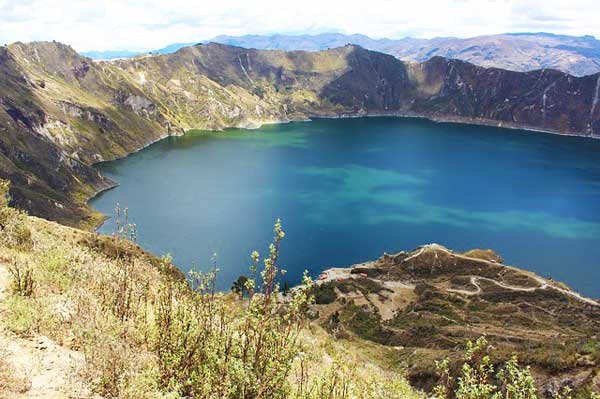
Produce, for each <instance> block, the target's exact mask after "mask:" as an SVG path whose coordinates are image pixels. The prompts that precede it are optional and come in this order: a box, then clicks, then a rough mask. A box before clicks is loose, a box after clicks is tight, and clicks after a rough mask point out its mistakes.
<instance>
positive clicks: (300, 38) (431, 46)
mask: <svg viewBox="0 0 600 399" xmlns="http://www.w3.org/2000/svg"><path fill="white" fill-rule="evenodd" d="M209 42H217V43H221V44H228V45H234V46H240V47H244V48H256V49H263V50H274V49H279V50H286V51H290V50H308V51H320V50H326V49H328V48H334V47H340V46H343V45H345V44H347V43H351V44H356V45H359V46H361V47H364V48H366V49H369V50H374V51H379V52H384V53H388V54H391V55H394V56H395V57H397V58H399V59H401V60H404V61H419V62H422V61H426V60H428V59H429V58H431V57H432V56H434V55H440V56H444V57H446V58H457V59H462V60H464V61H469V62H471V63H473V64H476V65H480V66H485V67H498V68H503V69H510V70H515V71H521V72H524V71H530V70H535V69H547V68H554V69H558V70H562V71H564V72H567V73H570V74H572V75H575V76H585V75H590V74H594V73H597V72H600V41H599V40H597V39H596V38H595V37H594V36H591V35H584V36H568V35H560V34H553V33H546V32H520V33H501V34H496V35H483V36H474V37H467V38H458V37H452V36H449V37H434V38H431V39H417V38H412V37H405V38H401V39H388V38H381V39H373V38H371V37H369V36H366V35H362V34H349V35H346V34H342V33H321V34H317V35H307V34H305V35H286V34H273V35H243V36H227V35H220V36H216V37H214V38H212V39H209V40H207V41H204V43H209ZM190 45H193V43H174V44H171V45H168V46H167V47H164V48H162V49H158V50H152V51H150V52H110V51H109V52H84V53H82V54H83V55H86V56H90V57H92V58H95V59H111V58H124V57H131V56H137V55H143V54H147V53H159V54H165V53H169V52H174V51H176V50H178V49H179V48H182V47H185V46H190ZM111 53H113V54H112V56H111Z"/></svg>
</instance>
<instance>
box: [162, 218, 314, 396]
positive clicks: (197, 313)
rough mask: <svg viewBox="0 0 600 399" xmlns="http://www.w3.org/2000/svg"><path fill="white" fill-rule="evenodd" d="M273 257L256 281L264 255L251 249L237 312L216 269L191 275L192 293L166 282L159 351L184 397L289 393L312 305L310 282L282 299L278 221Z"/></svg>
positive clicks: (167, 376)
mask: <svg viewBox="0 0 600 399" xmlns="http://www.w3.org/2000/svg"><path fill="white" fill-rule="evenodd" d="M274 232H275V238H274V242H273V243H272V244H271V246H270V250H269V255H268V256H267V257H265V259H264V260H263V264H264V266H263V269H262V271H261V272H260V278H257V276H256V273H257V266H258V262H259V255H258V253H256V252H253V254H252V262H253V263H252V266H251V271H252V273H253V274H254V278H249V279H248V280H247V281H246V282H245V289H246V290H247V292H248V293H249V297H248V300H247V301H246V303H245V305H244V306H243V309H239V311H238V312H236V313H234V312H232V311H231V305H228V304H227V302H226V301H225V300H224V299H223V295H221V294H217V293H216V292H215V278H216V273H217V270H213V271H211V272H209V273H206V274H203V273H196V272H192V273H191V277H192V288H193V289H192V290H191V291H190V290H189V289H188V286H187V284H186V283H184V282H179V283H178V282H171V283H169V284H167V285H164V286H163V287H161V290H160V294H159V297H158V304H157V314H156V321H155V325H154V336H153V341H152V346H153V349H154V351H155V353H156V356H157V358H158V368H159V372H160V379H161V384H162V385H163V386H164V387H165V388H167V390H169V391H174V392H177V393H178V394H180V395H183V396H191V397H215V398H286V397H288V396H289V393H290V384H289V381H288V376H289V373H290V370H291V368H292V363H293V361H294V359H295V358H296V356H297V354H298V351H299V346H298V334H299V332H300V330H301V328H302V327H303V326H304V324H305V322H306V318H305V310H306V308H307V306H308V305H309V304H310V303H311V298H310V296H309V295H308V292H309V291H310V289H311V281H310V279H308V278H306V277H305V280H304V283H305V284H304V286H303V287H302V288H300V289H298V290H296V291H294V293H293V294H292V296H291V298H290V299H289V301H287V302H282V301H280V299H281V298H280V294H279V283H278V282H277V278H278V276H280V275H281V274H282V272H283V271H282V270H280V269H279V266H278V258H279V243H280V241H281V239H283V237H284V233H283V230H282V229H281V224H280V223H279V221H278V222H277V223H276V225H275V229H274Z"/></svg>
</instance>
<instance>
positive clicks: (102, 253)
mask: <svg viewBox="0 0 600 399" xmlns="http://www.w3.org/2000/svg"><path fill="white" fill-rule="evenodd" d="M11 217H15V218H18V219H19V221H18V223H19V224H20V225H21V226H23V227H24V228H25V229H26V230H29V231H30V234H31V240H29V239H26V240H23V241H22V242H21V243H20V244H17V243H16V241H14V240H13V239H12V238H11V237H13V238H14V232H12V230H10V229H5V230H2V231H0V238H1V239H0V253H1V254H2V255H1V257H0V271H1V272H2V274H3V275H4V276H7V275H8V274H7V273H6V272H7V268H10V267H14V266H15V265H18V266H19V267H20V268H21V270H25V269H30V270H31V271H32V275H33V281H34V289H33V294H32V295H31V296H21V295H19V294H18V293H17V292H15V291H13V290H12V289H11V288H10V287H6V284H7V281H0V285H4V287H0V288H3V289H0V291H5V296H4V298H0V314H1V315H2V317H0V320H1V323H0V338H2V337H3V336H4V337H8V338H7V339H8V342H9V343H10V342H12V343H19V345H20V346H19V345H16V344H11V345H10V347H9V348H7V350H8V351H9V352H10V351H12V352H10V353H9V355H8V356H7V357H6V359H9V360H8V363H6V362H5V363H4V364H0V373H2V371H3V370H4V372H5V376H6V375H10V376H11V379H7V380H5V383H3V384H0V396H2V395H3V394H4V395H9V394H10V392H13V393H15V392H17V391H19V390H21V391H25V393H24V396H25V397H28V396H27V395H33V394H34V393H35V394H37V393H39V392H38V391H36V390H35V389H33V388H32V390H31V391H30V393H28V392H27V387H28V386H29V385H30V383H31V381H29V382H28V381H27V378H28V377H27V373H26V372H25V370H23V369H22V368H21V369H20V368H19V362H14V361H12V360H11V359H15V358H16V357H18V355H20V356H21V357H23V356H25V357H27V356H30V357H35V356H38V355H36V353H38V354H43V353H48V352H52V353H55V352H57V351H66V352H67V353H68V352H69V351H74V352H73V356H75V357H77V356H80V355H83V358H84V359H85V361H84V363H83V364H82V365H81V364H79V365H78V369H79V374H72V375H71V373H72V371H69V372H67V371H66V368H60V367H62V366H61V365H60V364H53V365H51V366H48V367H50V368H49V369H48V370H50V371H47V373H55V374H57V375H58V376H59V377H60V382H62V383H57V384H51V385H49V387H50V388H48V390H46V391H43V394H48V392H50V391H52V390H56V392H60V393H61V395H64V396H60V395H59V396H57V397H67V396H68V395H71V394H79V395H81V392H86V391H87V392H89V391H90V390H91V391H95V392H98V393H101V394H103V395H109V396H110V395H117V396H120V397H132V398H138V397H160V396H161V395H164V394H166V393H167V391H168V390H167V389H166V388H165V387H163V386H161V385H160V383H159V382H158V376H157V373H158V371H157V370H158V365H157V357H156V353H155V352H154V350H153V349H152V347H151V344H150V343H149V342H150V341H151V340H150V338H148V337H151V336H152V334H153V333H154V332H153V330H152V328H151V327H150V324H151V323H149V322H148V320H151V319H153V318H154V317H155V314H156V313H155V312H156V311H157V308H156V306H158V305H156V303H157V302H158V296H159V295H160V292H161V287H164V286H165V285H166V284H168V282H169V281H174V280H179V279H181V278H182V276H181V274H180V273H179V272H178V271H177V270H176V269H174V268H173V267H172V266H170V265H169V264H168V263H165V262H164V261H161V260H159V259H157V258H155V257H154V256H152V255H150V254H148V253H145V252H144V251H142V250H141V249H140V248H139V247H138V246H137V245H136V244H133V243H131V242H129V241H126V240H115V239H114V238H111V237H105V236H98V235H95V234H93V233H89V232H86V231H82V230H78V229H74V228H70V227H66V226H63V225H59V224H56V223H53V222H48V221H46V220H43V219H39V218H35V217H26V216H19V215H18V214H12V216H11ZM124 258H127V259H128V261H127V263H126V265H124V263H123V262H122V261H121V260H122V259H124ZM120 259H121V260H120ZM123 273H126V275H127V278H126V279H125V280H124V279H123V276H124V274H123ZM125 283H126V285H127V287H128V288H127V297H128V298H129V301H130V302H129V303H130V305H129V306H130V307H131V312H132V313H131V316H130V317H126V318H124V319H123V318H121V317H118V316H117V314H116V313H115V311H114V310H115V308H114V306H115V304H117V303H118V301H117V299H116V298H120V297H121V296H122V294H123V284H125ZM115 301H117V302H115ZM217 301H219V302H221V303H222V304H223V305H224V306H225V308H226V309H227V311H228V312H231V313H232V314H236V313H240V312H241V309H242V307H243V304H244V302H241V301H239V300H238V299H236V297H234V296H233V295H229V294H219V295H218V298H217ZM3 331H4V332H3ZM41 336H46V337H49V338H50V341H49V342H50V343H49V344H48V345H49V346H50V348H51V351H50V349H49V350H48V351H47V352H39V350H36V349H31V350H30V351H29V352H27V351H25V350H22V349H19V348H23V347H26V348H27V347H33V348H37V347H35V344H34V343H35V342H37V341H39V339H40V338H39V337H41ZM11 337H12V338H11ZM0 342H4V341H2V340H1V339H0ZM27 342H30V343H31V344H27ZM57 345H58V346H57ZM300 345H301V347H302V348H303V349H302V350H303V354H302V355H301V357H299V358H298V359H297V360H296V361H295V362H294V366H293V370H292V373H291V374H290V376H289V380H290V381H291V383H292V387H294V388H293V389H294V390H297V389H298V388H297V387H298V386H297V383H298V381H299V378H300V375H301V374H302V370H304V372H305V373H308V376H309V380H310V381H311V384H313V385H314V387H315V389H317V390H319V389H325V385H323V384H324V383H329V381H330V380H331V379H332V378H334V379H335V378H339V379H340V380H339V381H345V383H346V384H350V385H352V386H353V387H354V388H352V389H355V390H362V391H364V392H366V390H370V389H379V390H381V392H388V393H389V394H390V395H392V392H395V393H394V395H397V396H389V397H398V398H415V399H416V398H419V397H420V395H419V394H417V393H416V392H413V391H412V390H411V389H410V388H408V385H407V384H406V382H405V380H404V379H403V378H402V370H399V369H397V368H395V367H390V364H387V363H385V362H384V361H381V359H386V358H387V356H383V354H384V353H385V352H387V351H389V350H390V349H388V348H383V347H379V346H377V345H373V344H370V343H366V344H363V343H358V342H352V341H335V340H332V339H331V337H330V336H329V335H328V334H327V333H325V332H324V331H323V330H322V329H321V328H320V327H318V326H317V325H311V326H310V327H309V328H308V329H306V330H304V331H303V332H302V334H301V336H300ZM15 348H17V349H15ZM15 351H18V352H19V353H17V354H15V353H14V352H15ZM301 359H302V360H301ZM11 361H12V363H11ZM30 361H31V362H32V363H30V364H34V360H33V359H31V360H30ZM20 364H21V365H22V364H23V362H21V363H20ZM25 364H27V361H25ZM15 370H16V371H15ZM47 373H46V374H47ZM69 376H70V377H71V378H72V379H74V380H69V378H68V377H69ZM327 376H329V377H327ZM0 377H1V375H0ZM29 377H30V378H38V377H39V375H38V374H36V373H33V374H31V373H30V374H29ZM57 378H58V377H57ZM305 383H306V379H305ZM34 385H35V384H34ZM24 387H25V388H24ZM78 389H79V390H78ZM52 392H54V391H52ZM357 392H358V391H357ZM169 397H176V396H169ZM302 397H312V396H310V395H308V396H302ZM340 397H344V396H340Z"/></svg>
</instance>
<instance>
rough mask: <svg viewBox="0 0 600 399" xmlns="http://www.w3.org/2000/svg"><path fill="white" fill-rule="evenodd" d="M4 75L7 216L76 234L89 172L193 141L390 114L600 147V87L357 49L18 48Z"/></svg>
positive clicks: (548, 73) (0, 98) (100, 181)
mask: <svg viewBox="0 0 600 399" xmlns="http://www.w3.org/2000/svg"><path fill="white" fill-rule="evenodd" d="M0 69H1V70H2V74H1V75H0V104H1V106H0V130H1V131H2V135H1V137H0V165H1V169H0V177H4V178H8V179H10V180H11V181H12V182H13V185H12V190H11V196H12V198H13V204H14V205H16V206H19V207H21V208H24V209H27V210H29V211H30V212H31V213H32V214H34V215H39V216H44V217H48V218H51V219H54V220H58V221H61V222H63V223H67V224H72V225H73V224H81V223H83V224H88V225H92V224H94V223H96V222H97V221H98V218H99V215H95V214H93V213H92V212H91V211H90V209H89V208H88V207H87V206H86V205H85V200H86V199H87V198H89V196H90V195H92V194H93V193H94V192H96V191H98V190H101V189H104V188H106V187H110V185H111V184H113V183H112V182H110V181H108V180H107V179H105V178H103V177H102V176H100V175H99V174H98V173H97V172H96V171H95V170H94V169H93V168H92V167H90V165H92V164H93V163H95V162H99V161H103V160H110V159H114V158H117V157H121V156H125V155H127V154H129V153H131V152H133V151H136V150H138V149H140V148H142V147H144V146H146V145H148V144H149V143H152V142H153V141H156V140H158V139H160V138H162V137H165V136H167V135H172V134H182V133H183V132H185V131H186V130H188V129H192V128H200V129H221V128H225V127H231V126H241V127H256V126H259V125H260V124H262V123H265V122H277V121H288V120H299V119H307V118H310V117H311V116H348V115H380V114H389V115H413V116H423V117H428V118H431V119H435V120H450V121H460V122H468V123H478V124H487V125H498V126H508V127H521V128H527V129H539V130H544V131H550V132H555V133H561V134H574V135H580V136H588V137H599V136H600V106H599V104H598V100H599V98H600V74H597V75H591V76H587V77H582V78H577V77H573V76H570V75H567V74H564V73H561V72H558V71H554V70H540V71H533V72H527V73H519V72H510V71H505V70H501V69H485V68H481V67H477V66H474V65H472V64H469V63H466V62H463V61H458V60H450V59H445V58H441V57H435V58H432V59H431V60H429V61H426V62H423V63H406V62H402V61H399V60H398V59H396V58H394V57H393V56H390V55H386V54H382V53H377V52H373V51H368V50H365V49H363V48H360V47H357V46H353V45H348V46H345V47H340V48H335V49H331V50H326V51H321V52H304V51H292V52H284V51H262V50H248V49H244V48H240V47H231V46H226V45H220V44H207V45H197V46H193V47H186V48H183V49H181V50H179V51H177V52H176V53H173V54H166V55H153V56H140V57H136V58H132V59H127V60H117V61H112V62H93V61H91V60H90V59H88V58H85V57H82V56H80V55H79V54H77V53H76V52H75V51H74V50H73V49H72V48H70V47H69V46H65V45H63V44H60V43H55V42H38V43H29V44H23V43H15V44H12V45H9V46H7V47H6V46H5V47H1V48H0Z"/></svg>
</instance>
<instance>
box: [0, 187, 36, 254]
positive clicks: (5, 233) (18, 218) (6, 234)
mask: <svg viewBox="0 0 600 399" xmlns="http://www.w3.org/2000/svg"><path fill="white" fill-rule="evenodd" d="M9 188H10V183H9V182H8V181H6V180H2V179H0V244H4V245H6V246H8V247H10V248H21V249H25V250H27V249H31V247H32V246H33V242H32V239H31V231H30V230H29V228H27V225H26V223H25V219H26V217H27V215H26V214H25V213H24V212H22V211H19V210H17V209H14V208H10V207H9V206H8V202H9Z"/></svg>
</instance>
